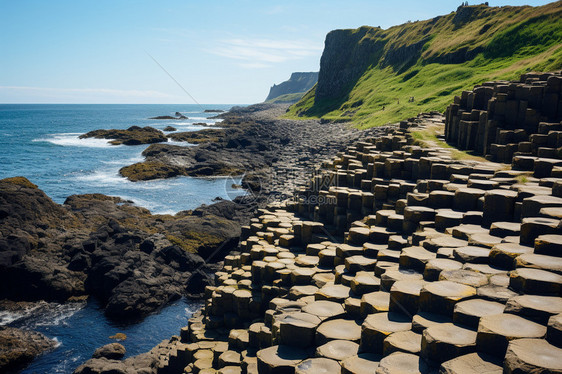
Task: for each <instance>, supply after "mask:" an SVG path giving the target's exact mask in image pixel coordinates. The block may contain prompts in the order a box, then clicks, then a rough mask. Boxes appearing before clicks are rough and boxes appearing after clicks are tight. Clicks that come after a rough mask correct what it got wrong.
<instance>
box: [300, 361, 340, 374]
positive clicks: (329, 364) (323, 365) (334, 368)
mask: <svg viewBox="0 0 562 374" xmlns="http://www.w3.org/2000/svg"><path fill="white" fill-rule="evenodd" d="M340 370H341V366H340V364H339V363H338V362H337V361H334V360H331V359H329V358H324V357H317V358H309V359H308V360H304V361H303V362H301V363H300V364H298V365H297V367H296V368H295V374H305V373H314V374H322V373H327V374H330V373H337V372H339V371H340Z"/></svg>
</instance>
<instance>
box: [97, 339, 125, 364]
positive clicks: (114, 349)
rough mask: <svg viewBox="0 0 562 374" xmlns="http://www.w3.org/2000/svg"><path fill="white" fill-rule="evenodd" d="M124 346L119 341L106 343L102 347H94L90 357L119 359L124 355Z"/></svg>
mask: <svg viewBox="0 0 562 374" xmlns="http://www.w3.org/2000/svg"><path fill="white" fill-rule="evenodd" d="M126 352H127V351H126V350H125V347H123V345H121V344H119V343H110V344H106V345H104V346H103V347H100V348H98V349H96V351H95V352H94V354H93V355H92V358H102V357H103V358H107V359H109V360H120V359H122V358H123V356H125V353H126Z"/></svg>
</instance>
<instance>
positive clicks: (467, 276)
mask: <svg viewBox="0 0 562 374" xmlns="http://www.w3.org/2000/svg"><path fill="white" fill-rule="evenodd" d="M439 280H443V281H452V282H456V283H462V284H465V285H467V286H472V287H481V286H485V285H486V284H488V277H487V276H486V275H484V274H482V273H477V272H475V271H472V270H466V269H457V270H447V271H442V272H441V273H440V274H439Z"/></svg>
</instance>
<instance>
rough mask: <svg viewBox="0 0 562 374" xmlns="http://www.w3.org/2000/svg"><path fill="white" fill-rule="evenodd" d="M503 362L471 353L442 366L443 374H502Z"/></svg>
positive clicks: (481, 354)
mask: <svg viewBox="0 0 562 374" xmlns="http://www.w3.org/2000/svg"><path fill="white" fill-rule="evenodd" d="M502 366H503V365H502V362H501V361H500V360H498V359H497V358H495V357H492V356H488V355H486V354H483V353H469V354H466V355H463V356H459V357H456V358H453V359H452V360H449V361H446V362H444V363H443V364H441V371H440V373H443V374H502V373H503V367H502Z"/></svg>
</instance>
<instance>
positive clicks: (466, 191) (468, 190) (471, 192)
mask: <svg viewBox="0 0 562 374" xmlns="http://www.w3.org/2000/svg"><path fill="white" fill-rule="evenodd" d="M485 192H486V191H484V190H481V189H479V188H470V187H464V188H459V189H458V190H457V191H456V193H463V194H469V195H478V196H482V195H484V193H485Z"/></svg>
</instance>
